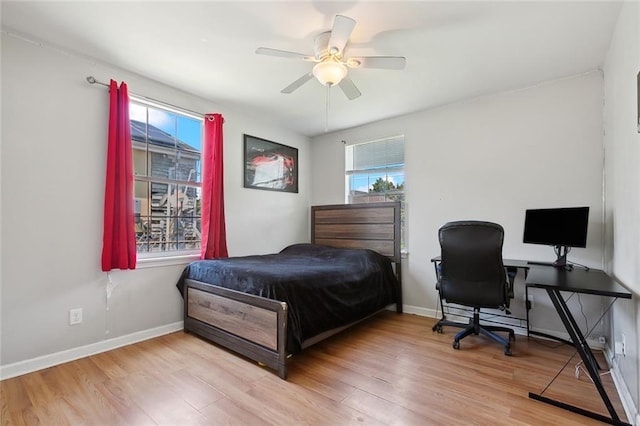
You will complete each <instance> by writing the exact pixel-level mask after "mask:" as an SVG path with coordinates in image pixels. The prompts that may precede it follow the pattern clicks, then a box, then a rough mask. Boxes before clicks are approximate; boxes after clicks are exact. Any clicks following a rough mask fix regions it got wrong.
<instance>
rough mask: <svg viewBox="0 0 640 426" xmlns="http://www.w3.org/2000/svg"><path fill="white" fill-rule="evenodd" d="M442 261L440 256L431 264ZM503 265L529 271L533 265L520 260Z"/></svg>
mask: <svg viewBox="0 0 640 426" xmlns="http://www.w3.org/2000/svg"><path fill="white" fill-rule="evenodd" d="M441 259H442V258H441V257H440V256H436V257H432V258H431V262H433V263H436V262H440V260H441ZM502 263H503V264H504V266H505V267H507V268H523V269H529V268H530V267H531V264H530V263H529V262H528V261H526V260H520V259H502Z"/></svg>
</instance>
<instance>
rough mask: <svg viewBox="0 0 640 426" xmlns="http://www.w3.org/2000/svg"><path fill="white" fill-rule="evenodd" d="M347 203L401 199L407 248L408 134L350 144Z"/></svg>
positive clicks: (347, 149) (347, 156)
mask: <svg viewBox="0 0 640 426" xmlns="http://www.w3.org/2000/svg"><path fill="white" fill-rule="evenodd" d="M345 159H346V164H345V171H346V202H347V203H350V204H355V203H375V202H381V201H400V202H401V204H402V208H401V220H402V225H401V226H402V231H401V232H402V247H403V248H404V241H405V238H404V232H405V226H404V222H405V221H404V218H405V214H404V136H394V137H390V138H384V139H379V140H375V141H370V142H364V143H358V144H354V145H348V146H347V147H346V152H345Z"/></svg>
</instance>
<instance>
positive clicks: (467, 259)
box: [433, 221, 515, 355]
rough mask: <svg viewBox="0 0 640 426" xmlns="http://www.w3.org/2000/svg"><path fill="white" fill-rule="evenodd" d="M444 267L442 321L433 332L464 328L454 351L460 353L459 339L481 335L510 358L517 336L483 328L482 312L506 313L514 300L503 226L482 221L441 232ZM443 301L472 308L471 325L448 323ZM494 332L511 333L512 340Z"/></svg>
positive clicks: (451, 224) (461, 223) (451, 226)
mask: <svg viewBox="0 0 640 426" xmlns="http://www.w3.org/2000/svg"><path fill="white" fill-rule="evenodd" d="M438 237H439V239H440V248H441V263H440V267H439V272H438V283H437V284H436V288H437V289H438V291H439V293H440V304H441V306H442V308H443V311H442V319H441V320H440V321H438V322H437V323H436V325H434V326H433V330H434V331H437V332H439V333H442V327H443V326H454V327H461V328H464V330H462V331H461V332H459V333H458V334H456V336H455V339H454V341H453V348H454V349H460V339H463V338H464V337H466V336H469V335H470V334H475V335H478V334H482V335H484V336H487V337H490V338H491V339H493V340H495V341H496V342H499V343H500V344H502V345H503V346H504V354H505V355H511V344H510V342H511V341H512V340H515V334H514V332H513V330H512V329H510V328H507V327H498V326H488V325H484V324H480V309H481V308H493V309H506V308H508V307H509V301H510V299H511V298H512V297H513V288H512V286H511V285H510V283H509V281H508V279H507V274H506V272H505V268H504V265H503V262H502V242H503V239H504V229H503V228H502V226H500V225H498V224H496V223H491V222H481V221H459V222H449V223H447V224H445V225H444V226H442V228H440V230H439V231H438ZM443 301H446V302H447V303H454V304H458V305H463V306H467V307H471V308H473V318H470V319H469V323H468V324H463V323H458V322H454V321H449V320H447V318H446V316H445V314H444V305H443ZM495 332H506V333H509V338H508V339H505V338H504V337H502V336H500V335H498V334H496V333H495Z"/></svg>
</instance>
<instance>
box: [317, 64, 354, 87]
mask: <svg viewBox="0 0 640 426" xmlns="http://www.w3.org/2000/svg"><path fill="white" fill-rule="evenodd" d="M313 75H314V77H315V78H317V79H318V81H319V82H320V83H322V84H323V85H325V86H335V85H336V84H338V83H340V82H341V81H342V79H343V78H345V77H346V76H347V68H346V67H345V66H344V65H342V64H341V63H340V62H338V61H336V60H334V59H326V60H324V61H322V62H319V63H317V64H316V65H315V66H314V67H313Z"/></svg>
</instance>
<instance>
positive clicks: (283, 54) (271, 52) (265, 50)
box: [256, 47, 316, 61]
mask: <svg viewBox="0 0 640 426" xmlns="http://www.w3.org/2000/svg"><path fill="white" fill-rule="evenodd" d="M256 53H257V54H259V55H268V56H277V57H280V58H299V59H302V60H305V61H315V60H316V58H314V57H313V55H305V54H304V53H296V52H289V51H287V50H278V49H271V48H269V47H258V48H257V49H256Z"/></svg>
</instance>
